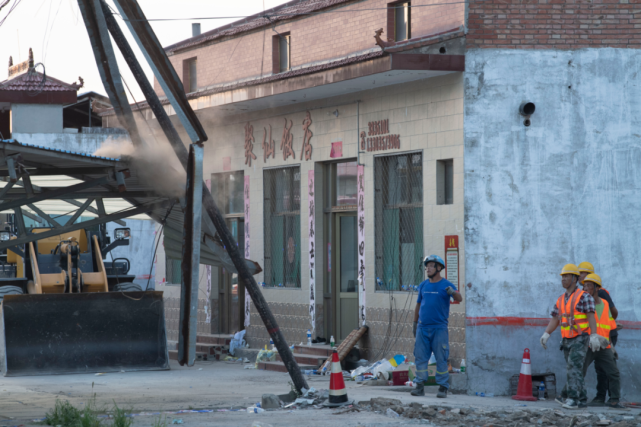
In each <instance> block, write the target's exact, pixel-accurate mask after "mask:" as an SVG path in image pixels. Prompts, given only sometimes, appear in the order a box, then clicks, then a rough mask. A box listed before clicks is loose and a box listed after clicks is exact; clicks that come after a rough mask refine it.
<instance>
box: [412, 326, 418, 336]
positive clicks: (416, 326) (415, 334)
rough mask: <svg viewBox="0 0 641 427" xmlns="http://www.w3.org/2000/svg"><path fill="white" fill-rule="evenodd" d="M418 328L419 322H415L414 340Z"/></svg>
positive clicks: (413, 329)
mask: <svg viewBox="0 0 641 427" xmlns="http://www.w3.org/2000/svg"><path fill="white" fill-rule="evenodd" d="M416 328H418V322H414V327H413V328H412V332H413V333H414V338H416Z"/></svg>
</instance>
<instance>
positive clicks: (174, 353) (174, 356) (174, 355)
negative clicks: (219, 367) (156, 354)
mask: <svg viewBox="0 0 641 427" xmlns="http://www.w3.org/2000/svg"><path fill="white" fill-rule="evenodd" d="M169 360H178V350H169ZM203 360H220V355H219V354H207V353H203V352H200V351H197V352H196V361H203Z"/></svg>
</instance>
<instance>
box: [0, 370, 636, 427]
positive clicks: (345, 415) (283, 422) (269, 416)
mask: <svg viewBox="0 0 641 427" xmlns="http://www.w3.org/2000/svg"><path fill="white" fill-rule="evenodd" d="M308 382H309V385H310V386H312V387H314V388H316V389H328V388H329V377H313V378H309V379H308ZM290 389H291V385H290V378H289V376H288V375H287V374H283V373H278V372H271V371H259V370H254V369H243V365H242V364H236V363H226V362H197V363H196V365H195V366H194V367H192V368H187V367H181V366H179V365H178V364H176V363H175V362H173V361H172V364H171V370H169V371H154V372H127V373H107V374H104V375H95V374H81V375H50V376H33V377H9V378H6V377H0V426H19V425H23V426H25V427H26V426H30V425H35V424H34V422H33V420H36V419H40V418H42V417H43V416H44V415H45V414H46V412H47V411H49V410H50V409H51V408H53V406H54V405H55V401H56V399H65V400H68V401H69V402H70V403H72V404H73V405H74V406H76V407H82V405H84V404H86V402H87V401H88V400H89V399H90V398H91V397H92V396H93V395H94V394H95V398H96V404H97V406H98V407H106V408H111V407H113V404H114V403H116V404H117V405H118V406H119V407H122V408H127V409H131V412H132V413H134V414H139V413H151V412H161V411H166V412H175V411H179V410H187V411H189V410H197V409H216V410H217V411H216V412H211V413H181V414H166V416H167V420H168V421H169V422H170V423H171V422H172V421H173V420H176V422H178V420H182V423H181V424H182V425H184V426H188V427H196V426H247V427H250V426H252V425H254V426H264V427H267V426H269V425H271V426H274V427H277V426H308V425H309V426H332V427H337V426H396V425H408V424H409V425H411V424H417V425H458V426H476V425H478V426H483V425H488V426H489V425H494V426H501V425H502V426H506V427H507V426H508V425H509V426H517V425H519V426H525V425H536V426H539V425H543V426H549V425H557V426H559V427H561V426H566V427H569V426H573V427H586V426H589V425H597V423H598V422H599V421H601V420H602V419H607V420H609V421H611V423H610V425H616V426H617V427H624V426H636V425H638V424H639V425H641V415H639V410H636V409H633V410H627V411H615V410H610V409H602V408H599V409H595V408H590V410H589V411H580V412H579V414H577V411H566V410H560V407H559V405H558V404H556V403H554V402H553V401H545V402H524V403H520V402H516V401H514V400H511V399H509V398H507V397H491V398H488V397H477V396H467V395H451V394H450V395H449V396H448V398H447V399H437V398H436V387H427V388H426V390H427V395H426V396H425V397H413V396H411V395H410V394H409V392H408V389H407V388H406V387H369V386H361V385H358V384H355V383H354V382H347V391H348V396H349V398H350V399H351V400H355V401H356V402H361V404H360V406H359V409H360V411H357V410H353V411H351V412H344V411H345V410H335V409H315V408H308V409H296V410H285V409H281V410H276V411H269V412H265V413H262V414H248V413H247V411H246V410H245V408H247V407H248V406H253V405H255V404H256V402H260V401H261V396H262V395H263V394H266V393H272V394H284V393H287V392H288V391H290ZM372 399H374V400H372ZM390 399H397V400H398V401H394V400H390ZM364 402H368V403H364ZM412 402H416V403H415V404H414V405H412V406H409V405H410V404H411V403H412ZM522 405H527V406H522ZM388 408H390V409H392V410H395V412H404V414H403V416H401V417H399V418H395V417H391V416H388V415H386V412H387V409H388ZM238 409H242V410H241V411H234V410H238ZM348 409H349V408H348ZM218 410H224V411H218ZM555 411H556V412H555ZM341 412H342V413H341ZM336 413H338V414H336ZM407 417H410V418H407ZM156 418H157V416H154V415H144V416H136V417H134V421H135V422H134V426H136V427H137V426H152V425H153V424H154V420H155V419H156ZM257 423H258V424H257ZM260 423H262V424H260ZM617 423H618V424H617ZM104 424H105V425H107V426H108V425H110V424H111V423H110V422H109V421H107V422H106V423H104ZM602 424H603V422H602ZM170 425H171V424H170Z"/></svg>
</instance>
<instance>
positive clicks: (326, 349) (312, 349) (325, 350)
mask: <svg viewBox="0 0 641 427" xmlns="http://www.w3.org/2000/svg"><path fill="white" fill-rule="evenodd" d="M332 350H333V349H332V347H331V346H330V345H329V344H323V345H320V344H314V345H296V346H294V353H300V354H315V355H318V356H325V357H326V358H327V357H329V356H331V355H332Z"/></svg>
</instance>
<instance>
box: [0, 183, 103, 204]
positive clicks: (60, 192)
mask: <svg viewBox="0 0 641 427" xmlns="http://www.w3.org/2000/svg"><path fill="white" fill-rule="evenodd" d="M107 182H109V178H107V177H104V178H98V179H94V180H92V181H85V182H81V183H80V184H75V185H70V186H69V187H61V188H58V189H56V190H52V191H43V192H42V193H37V194H34V195H33V197H31V198H28V199H27V198H24V197H21V198H19V199H16V200H11V201H9V202H3V203H0V211H3V210H6V209H13V208H17V207H20V206H24V205H28V204H29V203H36V202H41V201H43V200H47V199H63V198H69V197H70V196H72V195H74V193H75V192H77V191H82V190H87V189H89V188H92V187H97V186H99V185H103V184H106V183H107ZM75 196H76V197H78V196H77V195H75ZM4 197H5V198H6V197H7V195H5V196H4Z"/></svg>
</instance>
